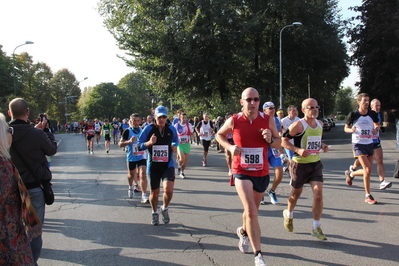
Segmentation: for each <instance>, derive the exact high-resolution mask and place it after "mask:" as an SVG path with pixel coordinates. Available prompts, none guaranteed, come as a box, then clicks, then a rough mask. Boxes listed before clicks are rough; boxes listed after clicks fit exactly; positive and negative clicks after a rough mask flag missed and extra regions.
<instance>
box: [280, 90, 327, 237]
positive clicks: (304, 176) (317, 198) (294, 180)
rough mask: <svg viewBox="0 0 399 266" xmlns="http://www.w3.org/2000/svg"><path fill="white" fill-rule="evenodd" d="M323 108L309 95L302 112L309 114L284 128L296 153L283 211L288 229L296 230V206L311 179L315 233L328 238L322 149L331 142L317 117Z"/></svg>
mask: <svg viewBox="0 0 399 266" xmlns="http://www.w3.org/2000/svg"><path fill="white" fill-rule="evenodd" d="M319 109H320V106H319V105H317V101H316V100H315V99H312V98H308V99H305V100H304V101H303V102H302V112H303V113H304V115H305V117H304V118H302V119H300V120H299V121H297V122H294V123H293V124H292V125H291V126H290V127H289V128H288V130H287V131H285V132H284V135H283V140H282V146H283V147H284V148H286V149H289V150H290V151H293V152H294V154H293V159H292V162H291V165H290V174H291V186H292V189H291V195H290V196H289V198H288V207H287V209H286V210H284V211H283V217H284V227H285V229H286V230H287V231H288V232H292V231H293V230H294V225H293V219H294V208H295V206H296V204H297V201H298V199H299V197H300V196H301V194H302V190H303V185H304V184H305V183H310V187H311V188H312V191H313V205H312V214H313V228H312V233H311V234H312V236H314V237H316V238H318V239H320V240H327V237H326V236H325V235H324V234H323V231H322V230H321V227H320V219H321V215H322V213H323V172H322V171H323V165H322V163H321V162H320V156H319V151H320V150H323V151H324V152H328V145H326V144H324V143H323V142H322V135H323V122H321V121H319V120H317V117H318V116H319ZM291 140H293V141H294V144H292V143H291Z"/></svg>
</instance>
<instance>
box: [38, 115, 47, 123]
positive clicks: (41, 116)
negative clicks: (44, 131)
mask: <svg viewBox="0 0 399 266" xmlns="http://www.w3.org/2000/svg"><path fill="white" fill-rule="evenodd" d="M39 117H40V122H43V117H44V118H45V117H46V116H45V115H44V114H39Z"/></svg>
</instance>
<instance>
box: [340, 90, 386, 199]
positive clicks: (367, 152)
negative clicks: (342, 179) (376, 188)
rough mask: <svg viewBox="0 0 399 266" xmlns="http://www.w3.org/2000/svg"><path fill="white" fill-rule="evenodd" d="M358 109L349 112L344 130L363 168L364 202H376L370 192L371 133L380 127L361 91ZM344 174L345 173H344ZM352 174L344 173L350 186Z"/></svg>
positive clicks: (365, 94)
mask: <svg viewBox="0 0 399 266" xmlns="http://www.w3.org/2000/svg"><path fill="white" fill-rule="evenodd" d="M357 103H358V104H359V109H358V110H356V111H354V112H351V113H349V115H348V118H347V119H346V125H345V127H344V130H345V132H346V133H350V134H352V149H353V154H354V157H355V158H357V159H358V160H359V162H360V164H361V165H362V168H363V184H364V190H365V192H366V196H365V202H366V203H368V204H376V203H377V201H376V200H375V199H374V197H373V196H372V195H371V194H370V176H371V172H372V170H373V155H374V149H373V148H374V144H373V135H376V134H377V132H378V130H379V129H380V125H379V124H378V116H377V113H376V112H374V111H373V110H369V104H370V97H369V95H368V94H367V93H361V94H359V95H358V97H357ZM345 174H346V173H345ZM352 179H353V177H352V176H350V175H349V176H348V175H346V183H347V184H348V185H349V186H352Z"/></svg>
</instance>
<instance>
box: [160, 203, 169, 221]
mask: <svg viewBox="0 0 399 266" xmlns="http://www.w3.org/2000/svg"><path fill="white" fill-rule="evenodd" d="M168 210H169V209H166V210H164V209H163V208H162V207H161V208H160V211H161V214H162V221H163V222H164V223H166V224H168V223H169V222H170V218H169V212H168Z"/></svg>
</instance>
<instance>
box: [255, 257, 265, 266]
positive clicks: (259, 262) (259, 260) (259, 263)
mask: <svg viewBox="0 0 399 266" xmlns="http://www.w3.org/2000/svg"><path fill="white" fill-rule="evenodd" d="M255 266H266V262H265V259H264V258H263V256H262V254H258V256H256V257H255Z"/></svg>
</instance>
